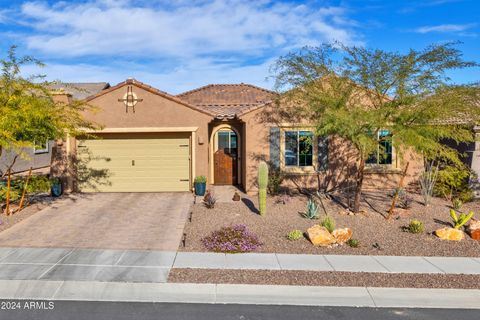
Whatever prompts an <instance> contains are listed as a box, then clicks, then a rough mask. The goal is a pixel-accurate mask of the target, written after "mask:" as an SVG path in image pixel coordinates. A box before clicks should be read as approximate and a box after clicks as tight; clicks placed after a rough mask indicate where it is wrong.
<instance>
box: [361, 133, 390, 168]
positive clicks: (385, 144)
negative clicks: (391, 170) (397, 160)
mask: <svg viewBox="0 0 480 320" xmlns="http://www.w3.org/2000/svg"><path fill="white" fill-rule="evenodd" d="M377 139H378V146H377V151H376V152H374V153H372V154H371V155H370V156H369V157H368V159H367V164H392V159H393V148H392V134H391V133H390V131H388V130H380V131H378V134H377Z"/></svg>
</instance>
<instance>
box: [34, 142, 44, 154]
mask: <svg viewBox="0 0 480 320" xmlns="http://www.w3.org/2000/svg"><path fill="white" fill-rule="evenodd" d="M33 153H35V154H39V153H48V140H47V141H45V142H44V143H42V144H37V143H35V146H34V147H33Z"/></svg>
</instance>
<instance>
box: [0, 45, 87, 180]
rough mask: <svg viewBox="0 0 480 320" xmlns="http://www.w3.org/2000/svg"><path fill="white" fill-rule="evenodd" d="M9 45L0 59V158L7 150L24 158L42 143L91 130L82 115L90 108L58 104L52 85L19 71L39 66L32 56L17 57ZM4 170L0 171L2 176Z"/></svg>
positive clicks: (85, 105) (82, 104)
mask: <svg viewBox="0 0 480 320" xmlns="http://www.w3.org/2000/svg"><path fill="white" fill-rule="evenodd" d="M15 51H16V47H15V46H12V47H11V48H10V50H9V51H8V55H7V57H6V58H5V59H1V60H0V65H1V72H2V74H1V76H0V155H1V154H2V151H5V150H7V151H8V150H11V151H13V152H15V153H16V154H17V156H15V157H14V159H13V162H12V163H10V164H9V165H8V167H9V168H11V167H12V166H13V164H14V163H15V160H16V159H17V157H24V158H25V157H27V156H26V154H25V152H24V150H25V148H32V147H35V146H37V147H40V146H41V145H42V144H44V143H45V141H48V140H53V139H59V138H63V137H65V136H66V135H67V134H70V135H77V134H79V133H80V132H81V130H82V129H84V128H85V129H88V128H95V127H96V126H95V124H93V123H91V122H89V121H87V120H85V119H84V118H83V116H82V113H83V112H84V111H86V110H89V109H91V107H90V106H89V105H87V104H85V103H83V102H81V101H71V102H61V101H58V99H55V98H54V95H55V92H54V90H52V87H53V84H54V83H53V82H48V81H45V80H44V79H45V77H44V76H41V75H33V76H30V77H28V78H27V77H24V76H23V75H22V73H21V68H22V67H23V66H25V65H28V64H35V65H37V66H43V64H42V63H41V62H40V61H38V60H36V59H35V58H33V57H30V56H25V57H21V58H17V56H16V52H15ZM7 172H8V169H7V170H5V171H4V172H1V171H0V176H1V177H4V176H5V175H6V174H7Z"/></svg>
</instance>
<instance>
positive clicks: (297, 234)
mask: <svg viewBox="0 0 480 320" xmlns="http://www.w3.org/2000/svg"><path fill="white" fill-rule="evenodd" d="M302 238H303V232H302V231H300V230H292V231H290V232H289V233H288V234H287V239H288V240H291V241H295V240H299V239H302Z"/></svg>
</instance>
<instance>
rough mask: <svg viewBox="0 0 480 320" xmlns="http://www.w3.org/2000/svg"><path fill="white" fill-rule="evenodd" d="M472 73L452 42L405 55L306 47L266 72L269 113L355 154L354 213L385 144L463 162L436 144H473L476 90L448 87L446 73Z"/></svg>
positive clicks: (398, 150)
mask: <svg viewBox="0 0 480 320" xmlns="http://www.w3.org/2000/svg"><path fill="white" fill-rule="evenodd" d="M475 66H477V64H476V63H474V62H468V61H464V60H463V58H462V53H461V52H460V51H459V50H458V49H457V47H456V43H447V44H439V45H431V46H429V47H427V48H425V49H423V50H421V51H417V50H413V49H412V50H410V51H409V52H407V53H399V52H386V51H383V50H378V49H369V48H364V47H348V46H344V45H341V44H335V45H329V44H326V45H322V46H320V47H315V48H313V47H307V48H304V49H302V50H299V51H296V52H293V53H290V54H288V55H287V56H284V57H281V58H279V60H277V62H276V63H275V64H274V66H273V67H272V72H273V75H274V78H275V80H276V87H277V90H278V91H279V92H280V98H279V101H280V103H278V105H277V106H276V111H275V112H276V113H278V114H279V115H280V117H281V118H282V119H283V120H284V118H289V119H290V122H292V123H295V122H296V121H298V122H303V123H304V122H309V123H310V124H311V125H314V126H315V128H316V129H315V130H316V134H318V135H331V136H336V137H339V138H341V139H343V140H345V141H346V142H348V143H349V145H351V146H352V147H353V148H354V150H355V153H356V154H357V156H356V157H357V161H356V173H355V177H354V181H355V184H354V194H355V196H354V199H355V200H354V204H353V208H352V209H353V210H354V211H358V210H359V208H360V196H361V192H362V186H363V180H364V172H365V167H366V163H367V162H371V160H372V158H373V160H374V161H375V158H376V160H377V163H385V162H386V161H382V157H387V156H388V155H387V150H385V146H386V145H393V148H394V149H395V151H396V153H397V154H398V155H400V156H401V155H402V153H404V152H405V151H406V150H407V149H410V150H414V151H416V152H417V153H418V154H421V155H423V156H424V157H425V158H430V159H433V158H443V159H446V160H447V161H449V162H450V163H453V164H460V163H461V161H460V159H459V154H458V152H457V151H456V150H455V149H453V148H451V147H449V146H447V145H445V144H443V143H442V141H443V140H444V139H450V140H452V141H456V142H457V143H460V142H469V141H473V140H474V135H473V132H472V130H471V129H472V125H473V124H476V123H478V120H480V119H479V116H480V112H479V109H480V108H479V107H478V106H479V93H478V92H479V89H478V86H475V85H456V84H452V83H451V80H450V79H449V77H448V74H447V73H448V71H450V70H455V69H463V68H471V67H475ZM379 140H380V141H379ZM382 141H383V142H389V143H388V144H385V143H382ZM379 142H380V143H379Z"/></svg>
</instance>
